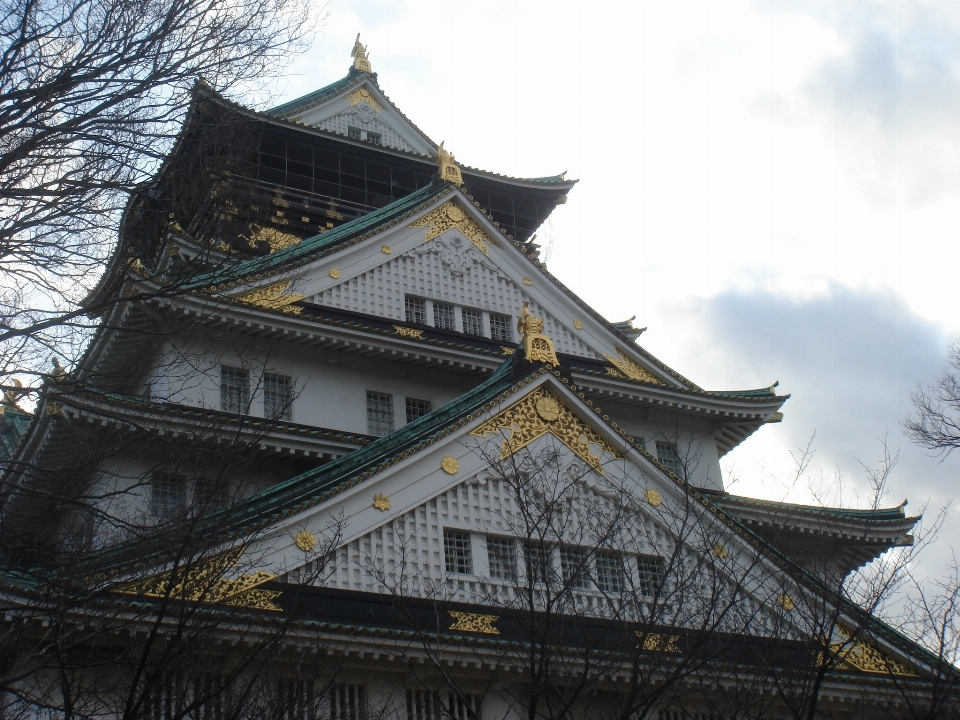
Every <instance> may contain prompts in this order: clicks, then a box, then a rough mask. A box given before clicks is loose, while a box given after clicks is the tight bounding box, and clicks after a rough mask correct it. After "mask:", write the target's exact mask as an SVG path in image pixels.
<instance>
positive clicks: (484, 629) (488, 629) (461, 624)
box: [447, 610, 500, 635]
mask: <svg viewBox="0 0 960 720" xmlns="http://www.w3.org/2000/svg"><path fill="white" fill-rule="evenodd" d="M447 612H448V613H450V617H452V618H453V624H452V625H451V626H450V629H451V630H460V631H462V632H475V633H484V634H486V635H499V634H500V631H499V630H497V629H496V628H495V627H494V626H493V624H494V623H495V622H496V621H497V620H499V619H500V616H499V615H478V614H476V613H465V612H455V611H453V610H448V611H447Z"/></svg>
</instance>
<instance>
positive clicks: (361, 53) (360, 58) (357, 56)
mask: <svg viewBox="0 0 960 720" xmlns="http://www.w3.org/2000/svg"><path fill="white" fill-rule="evenodd" d="M350 57H352V58H353V67H354V69H356V70H359V71H360V72H365V73H370V72H373V66H371V65H370V60H369V58H367V48H366V47H365V46H363V45H361V44H360V33H357V39H356V41H355V42H354V43H353V50H351V51H350Z"/></svg>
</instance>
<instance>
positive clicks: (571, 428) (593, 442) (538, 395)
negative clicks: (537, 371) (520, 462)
mask: <svg viewBox="0 0 960 720" xmlns="http://www.w3.org/2000/svg"><path fill="white" fill-rule="evenodd" d="M544 399H549V400H548V402H546V403H544V404H540V401H541V400H544ZM538 405H540V408H542V410H543V413H544V414H546V415H551V414H552V411H553V409H556V411H557V415H556V418H555V419H554V420H552V421H550V420H546V419H545V418H544V417H543V415H542V414H541V410H540V409H538ZM547 433H550V434H551V435H553V436H554V437H555V438H557V440H559V441H560V442H562V443H563V444H564V445H566V446H567V447H568V448H570V449H571V450H572V451H573V452H574V453H576V455H577V456H578V457H580V458H581V459H582V460H583V461H584V462H586V463H587V464H588V465H590V467H592V468H593V469H594V470H596V471H597V472H598V473H600V474H601V475H604V472H603V458H602V457H601V456H600V455H594V453H593V450H592V447H593V446H596V447H598V448H599V449H600V451H601V452H602V453H606V454H607V455H610V456H611V457H613V458H620V457H621V455H620V453H618V452H617V450H616V449H615V448H614V447H613V446H612V445H610V443H608V442H607V441H606V440H604V439H603V438H601V437H600V436H599V435H598V434H597V433H596V432H594V431H593V429H592V428H590V427H589V426H587V425H586V424H585V423H584V422H583V421H582V420H581V419H580V418H579V417H577V416H576V415H575V414H574V413H573V412H571V411H570V410H569V409H568V408H567V406H566V405H564V404H563V402H562V401H561V400H560V399H559V398H558V397H557V396H556V395H554V394H553V393H552V392H550V391H549V390H548V389H546V388H542V387H541V388H538V389H537V390H534V391H533V392H532V393H530V394H529V395H527V396H526V397H525V398H523V399H522V400H520V401H518V402H516V403H514V404H513V405H511V406H510V407H508V408H507V409H506V410H504V411H503V412H501V413H499V414H498V415H496V416H495V417H493V418H491V419H490V420H487V421H486V422H485V423H483V424H482V425H481V426H480V427H478V428H477V429H476V430H473V431H471V432H470V434H471V435H473V436H475V437H487V436H488V435H498V436H500V437H502V438H504V440H503V445H502V446H501V447H500V459H501V460H505V459H506V458H508V457H510V456H511V455H513V454H514V453H515V452H517V451H519V450H522V449H523V448H525V447H526V446H527V445H529V444H530V443H532V442H533V441H534V440H536V439H537V438H540V437H542V436H543V435H546V434H547Z"/></svg>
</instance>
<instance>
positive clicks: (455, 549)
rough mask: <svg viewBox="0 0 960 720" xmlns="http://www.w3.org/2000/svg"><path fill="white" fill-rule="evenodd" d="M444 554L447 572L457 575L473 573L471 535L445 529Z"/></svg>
mask: <svg viewBox="0 0 960 720" xmlns="http://www.w3.org/2000/svg"><path fill="white" fill-rule="evenodd" d="M443 556H444V558H445V559H446V565H447V572H448V573H453V574H456V575H471V574H473V557H472V553H471V552H470V535H469V533H465V532H458V531H456V530H444V531H443Z"/></svg>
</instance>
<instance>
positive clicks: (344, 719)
mask: <svg viewBox="0 0 960 720" xmlns="http://www.w3.org/2000/svg"><path fill="white" fill-rule="evenodd" d="M366 718H367V691H366V688H364V687H363V685H347V684H345V683H336V684H334V685H332V686H331V687H330V720H366Z"/></svg>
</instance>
